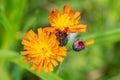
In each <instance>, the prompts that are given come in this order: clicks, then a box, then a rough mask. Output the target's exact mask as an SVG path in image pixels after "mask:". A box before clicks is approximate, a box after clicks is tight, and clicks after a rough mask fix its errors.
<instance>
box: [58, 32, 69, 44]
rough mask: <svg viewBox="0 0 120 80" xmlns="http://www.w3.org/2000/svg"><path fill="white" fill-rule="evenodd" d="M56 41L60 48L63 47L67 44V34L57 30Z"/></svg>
mask: <svg viewBox="0 0 120 80" xmlns="http://www.w3.org/2000/svg"><path fill="white" fill-rule="evenodd" d="M56 37H57V40H58V41H59V42H60V46H64V45H66V44H67V42H68V37H67V32H66V31H61V30H58V31H56Z"/></svg>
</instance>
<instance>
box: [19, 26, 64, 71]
mask: <svg viewBox="0 0 120 80" xmlns="http://www.w3.org/2000/svg"><path fill="white" fill-rule="evenodd" d="M25 38H26V39H23V40H22V44H23V45H24V50H25V51H22V52H21V55H26V56H27V57H26V58H25V59H24V61H25V62H32V63H33V66H32V67H31V69H32V70H34V69H36V68H37V72H41V69H42V68H44V71H45V72H51V71H53V66H57V65H58V62H62V61H63V60H64V58H63V57H64V56H66V48H65V47H60V46H59V42H58V41H57V39H56V36H55V34H53V33H50V32H45V31H44V29H41V28H39V29H38V35H37V34H35V33H34V32H33V31H32V30H30V31H29V32H28V33H27V34H26V36H25Z"/></svg>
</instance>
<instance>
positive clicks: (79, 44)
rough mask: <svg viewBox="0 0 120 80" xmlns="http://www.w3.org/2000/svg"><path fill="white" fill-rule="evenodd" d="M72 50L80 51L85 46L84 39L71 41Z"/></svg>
mask: <svg viewBox="0 0 120 80" xmlns="http://www.w3.org/2000/svg"><path fill="white" fill-rule="evenodd" d="M72 48H73V50H75V51H81V50H83V49H84V48H85V43H84V41H82V40H77V41H75V42H74V43H73V46H72Z"/></svg>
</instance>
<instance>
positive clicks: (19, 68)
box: [0, 0, 120, 80]
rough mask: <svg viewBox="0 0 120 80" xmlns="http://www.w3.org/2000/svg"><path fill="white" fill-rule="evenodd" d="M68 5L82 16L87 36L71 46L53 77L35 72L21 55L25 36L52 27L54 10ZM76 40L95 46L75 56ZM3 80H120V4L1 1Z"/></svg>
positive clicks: (81, 35) (110, 1)
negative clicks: (52, 10) (51, 12)
mask: <svg viewBox="0 0 120 80" xmlns="http://www.w3.org/2000/svg"><path fill="white" fill-rule="evenodd" d="M65 4H68V5H69V6H70V7H71V8H72V9H73V10H75V11H80V12H81V20H80V23H83V24H87V32H86V33H78V35H77V36H76V38H75V39H73V40H71V41H70V42H69V43H68V45H67V48H68V51H67V54H68V55H67V57H66V58H65V61H64V62H63V63H62V64H61V67H60V68H58V67H56V68H55V71H54V72H53V73H44V72H43V73H41V74H38V73H36V72H35V71H31V70H30V64H29V63H27V64H26V63H24V62H23V56H21V55H20V51H21V50H23V46H22V45H21V40H22V38H23V36H24V34H25V33H26V32H27V31H28V30H30V29H33V30H34V31H37V28H39V27H42V28H43V27H46V26H50V24H49V22H48V16H49V12H50V10H51V9H54V8H58V9H60V10H62V8H63V6H64V5H65ZM76 39H82V40H88V39H94V40H95V43H94V44H93V45H90V46H86V48H85V49H84V50H82V51H80V52H75V51H73V50H72V49H71V46H72V43H73V42H74V41H75V40H76ZM58 69H59V70H58ZM0 80H120V1H119V0H0Z"/></svg>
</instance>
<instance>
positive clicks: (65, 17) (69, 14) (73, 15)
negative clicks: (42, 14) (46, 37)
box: [46, 5, 86, 33]
mask: <svg viewBox="0 0 120 80" xmlns="http://www.w3.org/2000/svg"><path fill="white" fill-rule="evenodd" d="M79 19H80V12H74V11H73V10H72V9H70V7H69V6H68V5H65V6H64V8H63V10H62V12H59V10H58V9H55V10H52V11H51V12H50V16H49V22H50V24H51V26H52V28H51V27H48V28H46V30H48V31H53V32H54V31H55V30H61V31H62V30H65V31H67V32H70V33H73V32H85V31H86V25H84V24H79Z"/></svg>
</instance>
